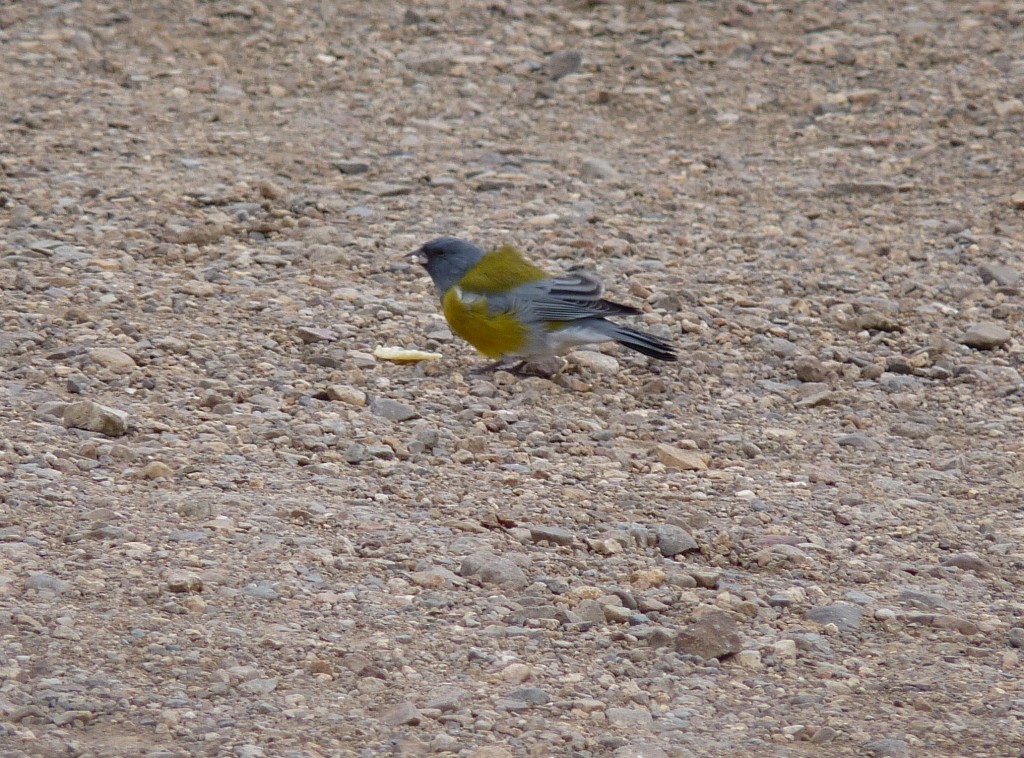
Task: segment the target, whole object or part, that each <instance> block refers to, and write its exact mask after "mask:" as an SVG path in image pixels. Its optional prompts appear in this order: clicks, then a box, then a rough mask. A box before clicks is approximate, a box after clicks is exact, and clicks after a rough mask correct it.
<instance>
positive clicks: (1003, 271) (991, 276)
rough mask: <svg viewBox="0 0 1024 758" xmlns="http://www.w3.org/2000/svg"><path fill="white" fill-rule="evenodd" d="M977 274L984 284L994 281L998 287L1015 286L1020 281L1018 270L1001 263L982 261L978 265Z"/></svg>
mask: <svg viewBox="0 0 1024 758" xmlns="http://www.w3.org/2000/svg"><path fill="white" fill-rule="evenodd" d="M978 275H979V276H980V277H981V281H983V282H985V284H991V283H992V282H995V283H996V284H998V285H999V286H1000V287H1016V286H1017V284H1018V283H1019V282H1020V276H1021V275H1020V272H1019V271H1017V269H1015V268H1013V267H1011V266H1005V265H1003V264H1002V263H983V264H981V265H980V266H978Z"/></svg>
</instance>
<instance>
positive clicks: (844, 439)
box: [836, 432, 882, 451]
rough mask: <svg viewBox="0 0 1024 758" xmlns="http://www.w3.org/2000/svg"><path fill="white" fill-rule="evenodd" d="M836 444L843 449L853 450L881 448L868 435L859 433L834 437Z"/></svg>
mask: <svg viewBox="0 0 1024 758" xmlns="http://www.w3.org/2000/svg"><path fill="white" fill-rule="evenodd" d="M836 444H837V445H841V446H843V447H852V448H854V449H855V450H867V451H874V450H881V449H882V446H881V445H879V444H878V443H877V442H875V441H874V440H873V439H871V438H870V437H869V436H868V435H866V434H862V433H861V432H854V433H853V434H844V435H842V436H841V437H836Z"/></svg>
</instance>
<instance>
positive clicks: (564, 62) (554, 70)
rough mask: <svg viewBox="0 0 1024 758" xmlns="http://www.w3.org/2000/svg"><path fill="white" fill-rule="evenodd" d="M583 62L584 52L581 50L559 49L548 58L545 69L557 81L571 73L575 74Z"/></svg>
mask: <svg viewBox="0 0 1024 758" xmlns="http://www.w3.org/2000/svg"><path fill="white" fill-rule="evenodd" d="M582 64H583V53H581V52H580V51H579V50H559V51H558V52H557V53H553V54H552V55H551V57H550V58H548V60H547V63H546V64H545V66H544V69H545V70H546V71H547V74H548V76H550V77H551V78H552V79H554V80H555V81H556V82H557V81H558V80H559V79H561V78H563V77H566V76H568V75H569V74H575V73H576V72H577V71H579V70H580V66H581V65H582Z"/></svg>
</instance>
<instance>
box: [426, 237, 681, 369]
mask: <svg viewBox="0 0 1024 758" xmlns="http://www.w3.org/2000/svg"><path fill="white" fill-rule="evenodd" d="M406 257H407V258H408V259H409V260H410V261H412V262H414V263H418V264H419V265H421V266H423V268H425V269H426V271H427V273H428V274H429V275H430V278H431V279H432V280H433V283H434V286H435V287H436V288H437V294H438V296H439V297H440V299H441V309H442V312H443V313H444V317H445V320H446V321H447V322H448V325H449V326H450V327H451V329H452V331H453V332H454V333H455V334H457V335H458V336H460V337H462V338H463V339H464V340H466V342H468V343H469V344H471V345H472V346H473V347H475V348H476V349H477V351H479V352H480V353H481V354H482V355H484V356H486V357H488V358H491V359H495V362H494V363H490V364H488V365H486V366H483V367H481V368H479V369H477V370H476V373H483V372H486V371H489V370H494V369H497V368H508V370H510V371H512V372H522V370H523V369H524V368H525V367H526V366H528V365H530V364H535V363H536V362H538V361H541V360H543V359H545V358H550V357H552V356H560V355H561V354H562V353H564V352H566V351H568V350H571V349H573V348H575V347H579V346H581V345H587V344H591V343H599V342H617V343H619V344H620V345H622V346H623V347H627V348H629V349H630V350H635V351H636V352H638V353H642V354H643V355H646V356H648V357H650V358H655V359H657V360H659V361H674V360H676V359H677V355H676V351H675V348H674V347H673V346H672V345H671V344H669V343H668V342H666V341H665V340H663V339H661V338H660V337H655V336H654V335H653V334H648V333H646V332H642V331H640V330H639V329H633V328H632V327H628V326H623V325H622V324H618V323H615V322H614V321H610V320H609V317H611V316H636V315H639V313H640V311H639V310H638V309H636V308H634V307H633V306H630V305H622V304H620V303H615V302H612V301H611V300H605V299H604V298H603V297H602V295H603V294H604V284H602V282H601V280H600V279H599V278H598V277H597V276H596V275H595V274H593V273H590V272H589V271H584V270H580V269H573V270H570V271H568V272H566V273H565V274H561V275H559V276H550V275H549V274H548V273H546V272H545V271H544V270H543V269H541V268H539V267H538V266H535V265H534V264H532V263H530V262H529V261H528V260H527V259H526V258H525V257H524V256H523V254H522V253H521V252H520V251H519V250H518V249H517V248H516V247H514V246H513V245H502V246H501V247H498V248H496V249H494V250H491V251H485V250H484V249H483V248H481V247H478V246H477V245H475V244H473V243H472V242H469V241H468V240H464V239H460V238H459V237H438V238H437V239H434V240H431V241H430V242H427V243H426V244H424V245H423V246H421V247H419V248H418V249H416V250H414V251H413V252H411V253H409V254H408V255H407V256H406ZM564 367H565V365H564V363H563V369H564ZM557 373H561V371H559V372H557Z"/></svg>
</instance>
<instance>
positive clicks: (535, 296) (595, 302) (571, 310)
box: [488, 271, 639, 321]
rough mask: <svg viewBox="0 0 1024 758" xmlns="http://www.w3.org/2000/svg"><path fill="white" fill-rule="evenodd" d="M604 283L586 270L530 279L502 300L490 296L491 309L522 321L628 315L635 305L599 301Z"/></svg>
mask: <svg viewBox="0 0 1024 758" xmlns="http://www.w3.org/2000/svg"><path fill="white" fill-rule="evenodd" d="M603 292H604V285H603V284H602V283H601V280H600V279H598V278H597V277H596V276H595V275H594V274H591V273H590V272H588V271H570V272H568V273H567V274H564V275H563V276H556V277H551V278H550V279H544V280H542V281H539V282H530V283H529V284H524V285H521V286H519V287H516V288H515V289H513V290H510V291H509V292H507V293H504V294H503V295H501V296H500V299H501V300H502V301H503V302H501V303H500V304H499V302H498V298H495V297H494V296H491V297H489V298H488V303H489V304H490V306H491V309H492V310H498V309H500V310H514V311H515V312H516V314H517V315H518V316H519V317H520V318H521V319H523V320H525V321H577V320H579V319H584V318H593V317H595V316H631V315H635V314H637V313H638V312H639V311H637V309H636V308H633V307H631V306H628V305H620V304H618V303H613V302H610V301H608V300H602V299H601V295H602V293H603Z"/></svg>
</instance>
